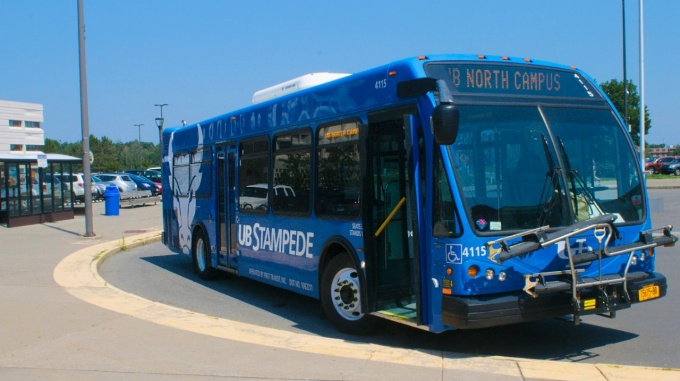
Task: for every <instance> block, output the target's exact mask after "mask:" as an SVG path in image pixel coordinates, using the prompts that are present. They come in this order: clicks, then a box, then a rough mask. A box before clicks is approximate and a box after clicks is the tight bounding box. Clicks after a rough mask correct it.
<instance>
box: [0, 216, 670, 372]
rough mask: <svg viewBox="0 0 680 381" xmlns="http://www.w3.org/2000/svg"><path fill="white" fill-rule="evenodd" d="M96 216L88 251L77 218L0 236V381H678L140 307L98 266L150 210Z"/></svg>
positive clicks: (155, 220) (137, 239) (143, 240)
mask: <svg viewBox="0 0 680 381" xmlns="http://www.w3.org/2000/svg"><path fill="white" fill-rule="evenodd" d="M102 210H103V207H102V205H101V204H96V205H95V222H94V226H95V228H94V230H95V233H97V237H96V238H94V239H91V238H82V237H81V234H82V233H83V231H84V220H83V218H82V217H81V216H78V217H77V218H76V219H74V220H72V221H63V222H59V223H52V224H42V225H34V226H27V227H21V228H13V229H2V228H0V253H1V254H0V255H2V258H3V265H2V266H1V267H0V311H2V314H0V343H2V345H0V379H2V380H28V379H47V380H73V379H78V380H95V379H96V380H155V379H158V380H161V379H162V380H173V379H177V380H208V379H210V380H212V379H215V380H227V379H228V380H241V379H242V380H252V379H272V380H284V379H285V380H298V379H318V380H374V379H375V380H377V379H395V380H402V379H403V380H444V379H456V380H478V379H494V380H497V379H498V380H534V379H546V380H572V379H573V380H581V379H591V380H623V379H650V380H651V379H654V380H674V379H680V371H677V370H673V369H656V368H641V367H621V366H611V365H606V364H572V363H563V362H554V361H531V360H526V359H517V358H512V357H502V356H487V355H480V354H477V355H470V354H463V353H457V352H442V351H437V350H421V349H409V348H396V347H392V346H389V345H382V344H376V343H366V342H361V341H357V340H353V339H352V338H345V337H337V336H335V337H333V336H323V335H321V334H319V333H317V334H316V335H310V334H309V333H308V330H307V332H301V333H298V332H287V331H285V330H282V329H274V328H270V327H267V326H262V325H258V324H253V323H258V322H240V321H238V320H231V319H224V318H218V317H216V316H214V315H213V316H211V315H206V314H201V313H196V312H194V311H190V310H187V309H180V308H177V307H172V306H168V305H166V304H163V303H159V302H154V301H150V300H148V299H145V298H141V297H139V296H137V295H134V294H130V293H126V292H124V291H122V290H119V289H118V288H116V287H114V286H112V285H110V284H108V283H107V282H106V281H104V280H103V279H102V278H101V277H100V276H99V274H98V270H97V266H98V265H99V264H101V263H102V261H103V259H104V258H105V257H107V255H113V254H110V253H115V252H116V251H118V250H120V249H121V248H122V247H124V248H126V249H127V250H129V251H134V250H137V249H138V248H139V247H134V246H136V245H153V242H154V241H155V240H157V239H158V233H157V232H158V230H159V229H160V206H147V207H143V208H134V209H123V210H121V214H120V216H118V217H107V216H103V215H102ZM118 255H119V254H118ZM239 282H240V280H239ZM243 302H247V301H243ZM310 319H311V318H310ZM301 329H302V330H304V327H301ZM527 339H530V338H527Z"/></svg>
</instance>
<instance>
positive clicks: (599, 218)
mask: <svg viewBox="0 0 680 381" xmlns="http://www.w3.org/2000/svg"><path fill="white" fill-rule="evenodd" d="M624 126H625V125H624V123H623V122H622V120H621V117H620V116H619V115H618V113H617V112H616V111H615V109H614V108H613V106H612V104H611V102H610V101H609V100H608V99H607V97H606V96H605V95H604V93H603V92H602V90H600V89H599V88H598V87H597V86H596V85H595V82H594V81H593V80H592V79H590V78H589V77H588V75H587V74H585V73H584V72H582V71H581V70H579V69H577V68H574V67H568V66H562V65H556V64H552V63H547V62H539V61H534V60H530V59H518V58H509V57H492V56H467V55H436V56H422V57H413V58H408V59H404V60H399V61H395V62H391V63H388V64H386V65H384V66H380V67H376V68H374V69H370V70H367V71H363V72H360V73H356V74H351V75H350V74H343V73H314V74H308V75H305V76H303V77H299V78H296V79H293V80H290V81H287V82H284V83H282V84H279V85H276V86H272V87H270V88H267V89H264V90H261V91H258V92H257V93H255V95H254V96H253V104H252V105H250V106H248V107H246V108H243V109H240V110H236V111H233V112H229V113H226V114H224V115H220V116H217V117H215V118H212V119H208V120H205V121H202V122H199V123H195V124H190V125H186V126H178V127H172V128H166V129H165V130H164V131H163V132H162V139H163V157H164V159H163V166H162V171H163V188H164V189H168V190H169V191H165V192H163V195H162V199H163V224H164V234H163V242H164V244H165V245H167V247H169V248H170V249H171V250H173V251H175V252H177V253H184V254H187V255H189V256H190V257H191V258H192V260H193V266H194V270H195V271H196V273H197V274H198V276H199V277H201V278H203V279H211V278H214V277H215V276H216V275H217V274H218V273H219V272H220V271H226V272H229V273H233V274H236V275H238V276H243V277H247V278H252V279H255V280H258V281H261V282H264V283H267V284H270V285H272V286H276V287H281V288H284V289H287V290H290V291H293V292H297V293H300V294H303V295H307V296H309V297H312V298H316V299H318V300H319V301H320V304H321V306H322V308H323V311H324V312H325V315H326V316H327V317H328V319H329V321H330V322H331V323H333V325H335V326H336V328H337V329H339V330H341V331H345V332H350V333H365V332H368V331H370V329H371V328H372V327H373V324H374V323H375V322H376V321H377V320H378V319H376V317H382V318H386V319H389V320H393V321H397V322H400V323H403V324H407V325H411V326H414V327H418V328H421V329H425V330H429V331H431V332H442V331H445V330H450V329H473V328H484V327H492V326H498V325H505V324H512V323H519V322H527V321H533V320H537V319H546V318H553V317H563V316H565V315H567V316H570V317H572V318H573V321H574V322H575V323H578V322H579V319H580V317H581V316H585V315H591V314H599V315H604V316H607V317H614V316H615V315H616V312H617V311H618V310H621V309H625V308H629V307H631V305H633V304H636V303H639V302H643V301H647V300H653V299H657V298H660V297H663V296H665V294H666V290H667V282H666V278H665V276H664V275H662V274H660V273H658V272H655V268H654V260H655V250H656V248H657V247H659V246H672V245H673V244H674V243H675V242H676V241H677V238H676V237H675V236H674V235H673V233H672V231H671V230H672V227H670V226H668V227H662V228H659V229H653V228H652V225H651V220H650V210H649V206H648V205H649V200H648V197H647V193H646V188H645V184H644V177H643V172H642V171H641V168H640V164H639V163H640V161H639V159H638V156H637V154H636V151H635V148H634V145H633V143H632V141H631V138H630V136H629V134H628V132H627V129H626V128H625V127H624Z"/></svg>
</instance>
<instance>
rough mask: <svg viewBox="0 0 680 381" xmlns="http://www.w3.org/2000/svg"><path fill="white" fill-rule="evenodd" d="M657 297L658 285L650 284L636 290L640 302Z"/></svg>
mask: <svg viewBox="0 0 680 381" xmlns="http://www.w3.org/2000/svg"><path fill="white" fill-rule="evenodd" d="M658 297H659V286H656V285H653V284H651V285H649V286H645V287H642V288H641V289H639V290H638V299H640V301H641V302H644V301H645V300H649V299H654V298H658Z"/></svg>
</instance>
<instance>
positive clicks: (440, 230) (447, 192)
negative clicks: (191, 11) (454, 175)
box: [432, 149, 462, 237]
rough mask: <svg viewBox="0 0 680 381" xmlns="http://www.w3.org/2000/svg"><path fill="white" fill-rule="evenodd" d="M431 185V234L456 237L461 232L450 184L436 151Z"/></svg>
mask: <svg viewBox="0 0 680 381" xmlns="http://www.w3.org/2000/svg"><path fill="white" fill-rule="evenodd" d="M433 169H434V173H433V181H434V184H433V185H432V200H433V207H432V209H433V210H432V234H433V235H434V236H435V237H456V236H459V235H460V234H461V233H462V232H461V228H460V223H458V216H457V213H456V208H455V206H454V203H453V194H452V193H451V184H450V182H449V179H448V177H447V176H446V172H445V171H444V165H443V163H442V159H441V153H440V152H439V150H438V149H436V150H435V153H434V162H433Z"/></svg>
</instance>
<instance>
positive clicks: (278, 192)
mask: <svg viewBox="0 0 680 381" xmlns="http://www.w3.org/2000/svg"><path fill="white" fill-rule="evenodd" d="M267 189H268V187H267V184H253V185H248V186H246V187H245V188H244V189H243V192H241V197H240V198H239V205H240V207H241V209H257V210H267V209H268V208H269V206H268V205H267V201H268V199H269V192H267ZM274 196H275V197H295V191H294V190H293V188H291V187H289V186H288V185H275V186H274Z"/></svg>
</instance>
